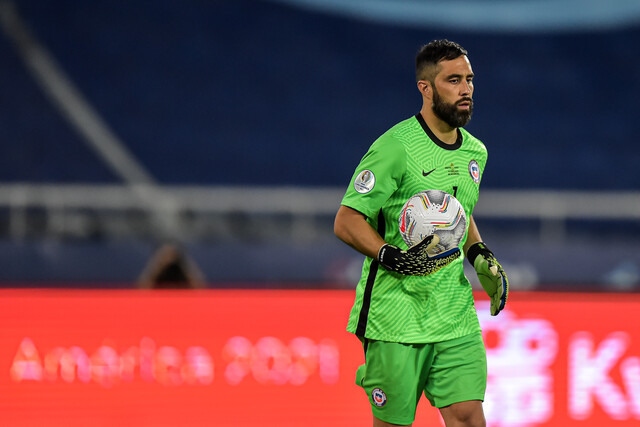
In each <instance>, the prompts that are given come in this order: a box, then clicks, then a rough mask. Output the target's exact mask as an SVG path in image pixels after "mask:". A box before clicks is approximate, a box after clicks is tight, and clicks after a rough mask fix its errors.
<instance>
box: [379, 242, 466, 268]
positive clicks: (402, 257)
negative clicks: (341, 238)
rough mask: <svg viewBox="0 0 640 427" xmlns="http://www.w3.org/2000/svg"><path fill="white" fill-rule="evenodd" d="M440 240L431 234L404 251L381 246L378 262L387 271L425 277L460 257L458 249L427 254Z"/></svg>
mask: <svg viewBox="0 0 640 427" xmlns="http://www.w3.org/2000/svg"><path fill="white" fill-rule="evenodd" d="M439 241H440V238H439V237H438V236H437V235H435V234H432V235H431V236H427V237H425V238H424V240H422V241H421V242H420V243H418V244H417V245H415V246H413V247H411V248H409V249H408V250H406V251H404V250H402V249H400V248H398V247H397V246H394V245H390V244H389V243H387V244H385V245H383V246H382V247H381V248H380V251H379V252H378V261H379V262H380V264H382V266H383V267H384V268H386V269H387V270H391V271H395V272H398V273H400V274H405V275H407V276H427V275H429V274H431V273H435V272H436V271H438V270H440V269H441V268H442V267H444V266H446V265H448V264H450V263H451V262H452V261H453V260H455V259H456V258H458V257H459V256H460V249H459V248H457V247H456V248H454V249H450V250H448V251H446V252H443V253H441V254H438V255H435V256H429V254H428V253H427V252H428V251H429V250H431V248H433V247H434V246H435V245H437V244H438V242H439Z"/></svg>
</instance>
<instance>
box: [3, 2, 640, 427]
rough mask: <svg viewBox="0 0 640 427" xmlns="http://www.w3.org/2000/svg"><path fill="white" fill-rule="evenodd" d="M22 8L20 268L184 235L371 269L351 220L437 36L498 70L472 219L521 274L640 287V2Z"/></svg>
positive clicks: (516, 281)
mask: <svg viewBox="0 0 640 427" xmlns="http://www.w3.org/2000/svg"><path fill="white" fill-rule="evenodd" d="M0 22H1V27H2V33H1V34H0V58H1V65H0V117H1V119H0V135H1V138H2V140H1V141H2V142H1V144H0V150H1V151H0V164H1V167H0V286H1V287H3V288H53V289H65V290H68V289H69V288H77V289H80V288H89V289H102V290H104V289H116V288H118V289H134V288H136V287H137V286H138V284H137V280H138V278H139V276H140V274H141V272H142V271H143V269H144V268H145V265H146V264H147V263H148V261H149V259H151V257H152V256H153V254H154V252H155V251H156V249H157V248H158V247H160V246H161V245H162V244H164V243H168V242H169V243H175V244H177V245H179V246H180V247H182V248H184V250H185V251H186V253H188V255H189V256H190V257H191V258H192V259H193V260H194V261H195V263H196V264H197V265H198V267H199V268H200V270H201V271H202V274H203V275H204V278H205V282H206V287H207V288H211V289H219V288H231V289H238V288H251V289H253V288H264V289H275V288H280V289H283V288H284V289H317V290H320V289H332V290H351V289H353V288H354V285H355V282H356V280H357V277H358V275H359V270H360V267H361V263H362V257H361V256H359V255H358V254H356V253H355V252H354V251H353V250H351V249H350V248H348V247H347V246H346V245H344V244H342V243H341V242H339V241H338V240H337V239H336V238H335V237H334V235H333V231H332V229H333V217H334V214H335V212H336V210H337V208H338V204H339V201H340V199H341V197H342V194H343V192H344V189H345V186H346V185H347V184H348V181H349V179H350V177H351V174H352V172H353V169H354V167H355V166H356V164H357V162H358V160H359V159H360V157H361V156H362V155H363V154H364V152H365V151H366V149H367V148H368V146H369V145H370V144H371V143H372V142H373V140H374V139H375V138H377V137H378V136H379V135H380V134H381V133H382V132H384V131H385V130H387V129H388V128H389V127H390V126H391V125H393V124H395V123H397V122H398V121H400V120H402V119H404V118H406V117H409V116H410V115H413V114H415V113H416V112H417V111H418V110H419V108H420V99H419V96H418V93H417V91H416V89H415V86H414V77H413V58H414V55H415V53H416V51H417V49H418V48H419V47H420V46H421V45H422V44H424V43H426V42H428V41H430V40H432V39H435V38H449V39H451V40H455V41H457V42H459V43H460V44H462V45H463V46H464V47H465V48H466V49H467V50H468V51H469V56H470V60H471V63H472V65H473V68H474V72H475V73H476V92H475V96H474V99H475V105H476V109H475V110H476V111H475V114H474V118H473V120H472V121H471V123H470V124H469V126H468V127H467V128H468V129H469V130H470V131H471V132H472V133H473V134H474V135H475V136H477V137H478V138H480V139H481V140H482V141H483V142H484V143H485V144H486V145H487V147H488V149H489V162H488V166H487V170H486V172H485V174H484V177H483V182H482V187H481V197H480V203H479V205H478V207H477V210H476V212H475V213H474V216H475V218H476V221H477V222H478V224H479V227H480V230H481V231H482V234H483V237H484V239H485V240H486V241H487V242H488V243H489V245H490V246H491V247H492V249H493V250H494V252H495V253H496V254H498V256H499V258H500V259H501V261H502V262H503V264H504V266H505V270H506V271H507V272H508V273H509V275H510V278H511V281H512V287H513V291H514V292H517V291H550V290H552V291H565V292H572V291H578V292H583V291H595V292H599V293H603V292H625V293H630V292H635V291H636V290H637V289H638V288H640V251H638V240H639V238H640V174H639V173H638V172H639V165H640V145H639V144H638V143H637V142H636V140H635V138H636V137H637V136H638V135H640V120H639V117H638V112H637V106H636V102H637V99H638V98H640V79H638V76H640V59H639V58H638V56H637V49H638V46H640V3H638V2H637V1H624V0H617V1H613V2H600V1H597V0H588V1H577V0H561V1H547V0H527V1H524V0H522V1H512V2H502V1H492V0H482V1H475V2H474V1H465V0H459V1H455V2H445V1H436V0H433V1H424V2H423V1H416V0H413V1H412V0H403V1H371V2H367V1H363V0H351V1H347V2H344V1H336V0H322V1H321V0H273V1H267V0H264V1H258V0H236V1H231V0H218V1H205V0H188V1H183V2H162V1H161V2H158V1H122V0H115V1H114V0H110V1H104V0H94V1H90V2H79V1H73V0H54V1H47V2H43V1H38V0H20V1H7V0H1V1H0ZM473 276H474V275H473V274H470V275H469V277H470V278H472V280H474V279H473ZM474 285H475V283H474ZM20 295H22V297H24V295H25V294H20ZM26 295H29V294H26ZM243 295H244V294H243ZM349 295H351V294H349ZM347 308H348V307H347ZM345 319H346V313H345ZM633 333H636V334H637V331H635V332H633ZM603 334H604V332H603ZM636 341H638V337H637V336H636ZM23 344H24V342H23ZM10 345H11V349H10V353H11V355H10V356H13V354H14V353H15V348H16V346H17V345H18V344H15V343H14V344H10ZM67 345H68V344H67ZM636 345H637V344H636ZM20 348H23V347H20ZM23 350H24V348H23ZM638 399H640V393H638ZM636 403H637V405H638V407H640V400H638V401H637V402H636ZM365 409H366V408H365ZM637 417H639V418H640V411H638V413H637ZM34 425H35V424H34ZM283 425H284V424H283ZM288 425H289V424H288ZM290 425H295V423H294V424H290ZM495 425H529V424H526V423H524V422H521V423H520V424H517V423H516V424H513V423H512V424H508V423H506V421H505V423H504V424H495ZM531 425H533V424H531ZM536 425H537V424H536ZM565 425H568V424H565ZM601 425H604V424H601Z"/></svg>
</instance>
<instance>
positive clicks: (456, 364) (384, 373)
mask: <svg viewBox="0 0 640 427" xmlns="http://www.w3.org/2000/svg"><path fill="white" fill-rule="evenodd" d="M363 346H364V350H365V364H364V365H362V366H360V367H359V368H358V371H357V373H356V384H358V385H359V386H361V387H362V388H364V390H365V391H366V393H367V395H368V396H369V401H370V402H371V410H372V412H373V415H374V416H376V417H377V418H379V419H381V420H382V421H386V422H388V423H392V424H411V423H413V421H414V419H415V415H416V406H417V405H418V401H419V400H420V397H421V396H422V393H423V392H424V395H425V396H426V397H427V399H429V401H430V402H431V405H432V406H435V407H436V408H442V407H445V406H448V405H451V404H452V403H457V402H465V401H468V400H484V392H485V389H486V387H487V356H486V351H485V347H484V342H483V341H482V334H480V333H477V334H471V335H467V336H464V337H461V338H457V339H454V340H450V341H443V342H437V343H430V344H402V343H393V342H385V341H375V340H368V339H364V340H363Z"/></svg>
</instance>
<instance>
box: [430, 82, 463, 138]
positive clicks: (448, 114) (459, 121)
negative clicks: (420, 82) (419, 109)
mask: <svg viewBox="0 0 640 427" xmlns="http://www.w3.org/2000/svg"><path fill="white" fill-rule="evenodd" d="M431 86H432V87H433V104H432V106H431V108H432V109H433V112H434V113H435V115H436V116H438V117H439V118H440V119H441V120H442V121H444V122H445V123H446V124H448V125H449V126H451V127H452V128H459V127H463V126H465V125H466V124H467V123H469V120H471V115H472V114H473V99H471V98H470V97H464V98H461V99H459V100H458V101H456V102H455V103H453V104H450V103H448V102H447V101H445V100H444V99H442V97H441V96H440V94H439V93H438V91H437V89H436V86H435V84H432V85H431ZM461 103H467V104H469V108H468V109H461V108H458V105H460V104H461Z"/></svg>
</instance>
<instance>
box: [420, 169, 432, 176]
mask: <svg viewBox="0 0 640 427" xmlns="http://www.w3.org/2000/svg"><path fill="white" fill-rule="evenodd" d="M434 171H435V169H431V170H430V171H429V172H425V171H424V169H422V176H429V174H430V173H431V172H434Z"/></svg>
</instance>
